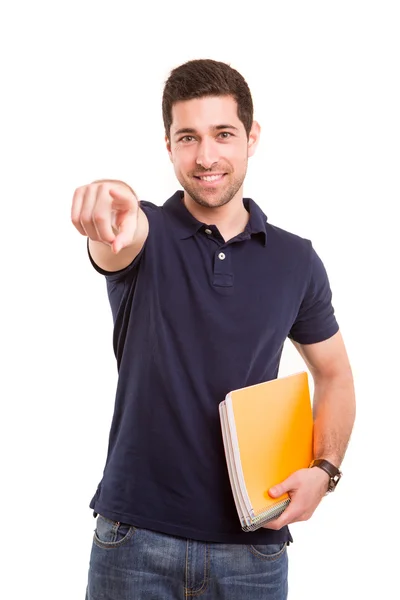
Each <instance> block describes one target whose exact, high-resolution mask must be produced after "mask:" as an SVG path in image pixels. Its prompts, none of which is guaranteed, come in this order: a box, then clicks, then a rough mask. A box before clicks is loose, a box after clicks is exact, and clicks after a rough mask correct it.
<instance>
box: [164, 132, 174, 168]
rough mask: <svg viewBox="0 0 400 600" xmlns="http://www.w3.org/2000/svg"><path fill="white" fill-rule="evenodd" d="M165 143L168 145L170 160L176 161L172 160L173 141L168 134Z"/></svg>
mask: <svg viewBox="0 0 400 600" xmlns="http://www.w3.org/2000/svg"><path fill="white" fill-rule="evenodd" d="M165 144H166V147H167V152H168V155H169V160H170V161H171V162H174V161H173V160H172V150H171V142H170V139H169V137H168V136H167V135H166V136H165Z"/></svg>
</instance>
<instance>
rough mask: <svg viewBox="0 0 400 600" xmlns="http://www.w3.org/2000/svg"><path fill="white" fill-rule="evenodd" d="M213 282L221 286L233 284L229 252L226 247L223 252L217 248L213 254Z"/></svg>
mask: <svg viewBox="0 0 400 600" xmlns="http://www.w3.org/2000/svg"><path fill="white" fill-rule="evenodd" d="M213 284H214V285H216V286H221V287H231V286H232V285H233V272H232V261H231V252H230V250H229V249H228V248H226V249H225V252H222V251H221V249H219V251H217V252H216V253H215V254H214V277H213Z"/></svg>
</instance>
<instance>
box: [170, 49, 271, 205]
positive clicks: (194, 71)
mask: <svg viewBox="0 0 400 600" xmlns="http://www.w3.org/2000/svg"><path fill="white" fill-rule="evenodd" d="M162 110H163V119H164V126H165V134H166V142H167V150H168V152H169V155H170V159H171V161H172V163H173V164H174V169H175V173H176V176H177V178H178V180H179V182H180V184H181V185H182V187H183V188H184V190H185V191H186V192H187V193H188V194H189V196H190V197H191V198H192V199H193V200H194V201H195V202H196V203H197V204H199V205H201V206H206V207H218V206H222V205H224V204H227V203H228V202H229V201H230V200H231V199H232V198H233V197H234V196H235V195H236V194H238V193H239V194H241V188H242V184H243V180H244V178H245V175H246V171H247V160H248V157H249V156H252V154H253V153H254V150H255V147H256V145H257V141H258V136H259V130H260V127H259V125H258V123H256V122H255V121H253V102H252V98H251V94H250V90H249V87H248V85H247V83H246V81H245V80H244V78H243V77H242V75H240V73H238V72H237V71H236V70H235V69H233V68H232V67H230V66H229V65H227V64H225V63H222V62H217V61H214V60H192V61H189V62H187V63H185V64H183V65H181V66H179V67H177V68H176V69H174V70H173V71H172V72H171V74H170V76H169V78H168V80H167V82H166V84H165V88H164V94H163V101H162ZM207 174H208V175H209V181H207V180H204V176H207ZM218 175H219V176H220V177H219V178H218V177H217V176H218ZM210 176H211V178H210ZM202 177H203V178H202Z"/></svg>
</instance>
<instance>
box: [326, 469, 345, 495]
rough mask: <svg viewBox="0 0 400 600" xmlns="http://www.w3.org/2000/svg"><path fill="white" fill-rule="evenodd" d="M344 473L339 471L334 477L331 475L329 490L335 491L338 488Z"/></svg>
mask: <svg viewBox="0 0 400 600" xmlns="http://www.w3.org/2000/svg"><path fill="white" fill-rule="evenodd" d="M341 476H342V474H341V472H340V471H339V472H338V474H337V475H335V476H334V477H331V479H330V481H329V487H328V492H333V490H334V489H335V488H336V486H337V484H338V483H339V481H340V478H341Z"/></svg>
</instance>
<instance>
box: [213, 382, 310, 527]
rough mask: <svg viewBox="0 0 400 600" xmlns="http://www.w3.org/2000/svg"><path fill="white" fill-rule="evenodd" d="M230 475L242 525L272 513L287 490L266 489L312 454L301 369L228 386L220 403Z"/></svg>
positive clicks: (260, 522)
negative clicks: (280, 492) (241, 385)
mask: <svg viewBox="0 0 400 600" xmlns="http://www.w3.org/2000/svg"><path fill="white" fill-rule="evenodd" d="M219 410H220V419H221V428H222V436H223V442H224V449H225V456H226V461H227V467H228V473H229V479H230V482H231V487H232V492H233V497H234V500H235V504H236V509H237V511H238V515H239V519H240V522H241V526H242V529H243V530H244V531H254V530H255V529H258V528H259V527H261V526H262V525H264V524H265V523H267V522H268V521H270V520H272V519H275V518H277V517H278V516H279V515H280V514H282V512H283V511H284V510H285V508H286V507H287V506H288V504H289V502H290V498H289V495H288V494H284V495H283V496H281V497H279V498H271V497H270V496H269V494H268V490H269V489H270V488H271V487H272V486H273V485H275V484H277V483H280V482H281V481H283V480H284V479H286V478H287V477H289V475H291V474H292V473H293V472H294V471H297V470H298V469H302V468H307V467H308V466H309V465H310V462H311V461H312V458H313V447H312V446H313V417H312V406H311V399H310V391H309V385H308V375H307V373H306V372H301V373H296V374H294V375H289V376H287V377H282V378H278V379H274V380H272V381H267V382H265V383H259V384H257V385H252V386H249V387H245V388H241V389H238V390H233V391H231V392H230V393H229V394H227V396H226V398H225V400H224V401H223V402H221V403H220V406H219Z"/></svg>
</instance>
